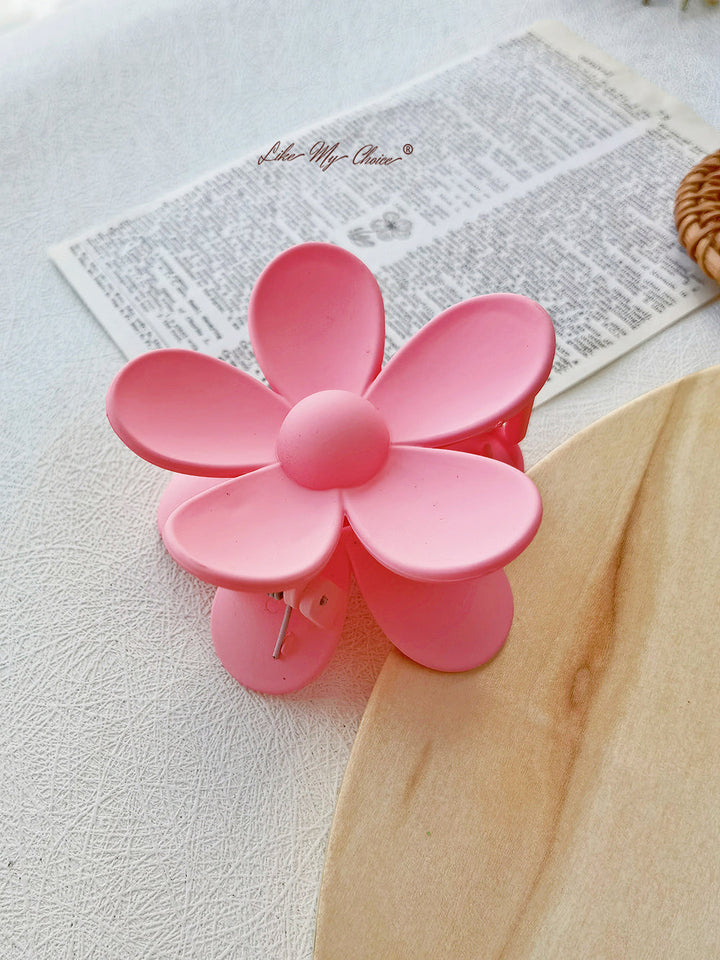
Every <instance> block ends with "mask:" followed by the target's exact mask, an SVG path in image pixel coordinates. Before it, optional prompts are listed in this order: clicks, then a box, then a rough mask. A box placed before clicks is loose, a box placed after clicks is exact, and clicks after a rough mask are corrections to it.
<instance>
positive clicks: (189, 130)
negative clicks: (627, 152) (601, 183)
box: [0, 0, 720, 960]
mask: <svg viewBox="0 0 720 960" xmlns="http://www.w3.org/2000/svg"><path fill="white" fill-rule="evenodd" d="M544 17H555V18H558V19H561V20H563V21H565V22H566V23H567V24H568V26H570V27H571V28H572V29H574V30H575V31H576V32H578V33H580V34H582V35H583V36H585V37H586V38H587V39H589V40H590V41H592V42H593V43H595V44H596V45H597V46H600V47H602V48H603V49H605V50H606V51H607V52H608V53H609V54H611V55H613V56H615V57H616V58H618V59H619V60H622V61H624V62H625V63H627V64H628V65H629V66H631V67H633V68H634V69H635V70H637V71H638V72H639V73H641V74H643V75H644V76H646V77H647V78H648V79H649V80H651V81H653V82H654V83H656V84H657V85H658V86H660V87H663V88H664V89H666V90H668V91H669V92H670V93H672V94H674V95H675V96H677V97H679V98H680V99H681V100H684V101H685V102H686V103H688V104H689V105H690V106H692V107H693V108H694V109H695V110H696V111H697V112H698V113H699V114H700V115H701V116H702V117H703V118H704V119H705V120H706V121H708V122H709V123H711V124H714V125H715V126H716V127H719V128H720V73H719V72H718V64H719V63H720V11H713V10H712V9H710V8H707V7H705V6H704V5H703V4H702V3H701V2H700V0H695V2H694V3H693V2H691V4H690V7H689V9H688V10H687V11H686V12H685V13H682V14H681V13H680V11H679V8H678V6H677V5H676V4H675V3H673V2H670V0H665V2H661V0H655V3H654V4H653V5H652V6H650V7H646V6H643V5H642V4H641V3H640V0H633V2H631V0H597V2H593V3H584V4H579V3H577V2H574V0H567V2H564V0H524V2H517V3H512V2H501V0H487V2H485V3H483V4H477V3H475V2H470V0H461V2H457V3H453V4H439V3H431V2H429V0H413V2H410V3H405V4H402V5H401V4H395V5H393V4H388V3H387V2H386V0H363V2H362V3H360V2H358V0H350V2H347V3H344V4H330V3H318V2H312V0H304V2H292V3H289V4H288V3H283V4H281V3H280V2H278V0H267V2H265V3H263V4H260V3H251V2H249V0H244V2H231V0H214V2H209V0H127V2H123V3H120V2H118V0H115V2H109V0H105V2H101V0H95V2H92V3H87V4H84V3H81V2H78V3H75V4H72V5H70V6H69V7H67V8H64V9H63V10H61V11H60V12H59V13H57V14H54V15H52V16H50V17H48V18H47V19H46V20H44V21H41V22H39V23H36V24H30V25H28V26H27V27H21V28H18V29H16V30H11V31H8V32H6V33H4V34H2V35H0V64H2V70H1V71H0V170H1V171H2V176H0V249H1V250H2V257H1V258H0V318H1V321H2V326H1V337H2V340H1V343H0V355H1V357H2V360H1V364H2V369H1V371H0V377H1V380H0V410H1V411H2V413H1V416H2V431H1V432H0V442H1V443H2V448H3V450H2V453H3V456H2V462H3V470H2V479H1V483H2V487H1V488H0V493H1V496H0V511H2V512H1V513H0V522H1V527H0V529H2V554H1V563H2V577H3V586H2V593H1V594H0V609H1V610H2V630H1V632H0V682H1V685H2V686H1V692H0V728H1V729H2V736H1V737H0V772H1V774H2V781H1V782H2V788H1V789H0V855H1V858H2V859H0V944H2V947H1V949H0V953H1V954H2V956H3V957H8V958H11V960H15V958H21V957H22V958H32V960H43V958H53V960H54V958H71V957H76V958H85V957H87V958H90V957H93V958H95V957H98V958H122V960H136V958H137V960H139V958H143V960H155V958H182V960H189V958H203V960H219V958H236V957H237V958H252V960H255V958H258V960H259V958H263V960H266V958H273V960H275V958H277V960H285V958H288V960H290V958H292V960H295V958H300V960H307V958H309V957H310V956H311V952H312V939H313V926H314V911H315V901H316V897H317V892H318V888H319V882H320V873H321V869H322V860H323V855H324V848H325V843H326V840H327V835H328V831H329V828H330V822H331V819H332V814H333V808H334V803H335V798H336V795H337V790H338V787H339V784H340V780H341V777H342V773H343V770H344V766H345V763H346V761H347V756H348V753H349V750H350V747H351V744H352V740H353V736H354V733H355V730H356V728H357V725H358V723H359V720H360V717H361V715H362V711H363V708H364V704H365V702H366V701H367V698H368V696H369V693H370V690H371V688H372V684H373V681H374V678H375V676H376V675H377V672H378V670H379V668H380V666H381V664H382V662H383V659H384V657H385V655H386V652H387V649H388V644H387V641H386V640H385V639H384V638H383V637H382V635H381V634H380V633H379V631H378V630H377V629H376V628H374V627H373V625H372V623H371V621H370V620H369V619H368V618H367V616H365V615H364V614H363V609H364V608H363V604H362V601H361V600H360V599H359V598H357V597H355V598H354V600H353V604H352V607H351V611H350V616H349V619H348V623H347V628H346V631H345V636H344V638H343V641H342V644H341V648H340V650H339V651H338V653H337V654H336V656H335V658H334V660H333V661H332V663H331V666H330V668H329V669H328V671H327V672H326V673H325V674H324V675H323V676H322V677H321V678H320V679H319V680H318V681H316V682H315V683H314V684H312V685H311V686H310V687H308V688H306V690H304V691H302V692H301V693H299V694H296V695H294V696H291V697H285V698H267V697H262V696H259V695H257V694H254V693H251V692H249V691H246V690H244V689H243V688H241V687H240V686H238V685H237V684H235V683H234V682H233V681H232V680H231V679H230V678H229V677H228V676H227V675H226V674H225V673H224V671H223V670H222V668H221V667H220V665H219V663H218V662H217V660H216V659H215V656H214V654H213V651H212V645H211V641H210V632H209V610H210V603H211V600H212V589H211V588H210V587H206V586H204V585H202V584H200V583H198V582H197V581H195V580H193V579H191V578H190V577H188V576H186V575H185V574H184V573H183V572H182V571H180V570H179V569H178V568H177V567H175V566H174V565H173V564H172V563H171V561H170V560H169V558H168V557H167V556H166V554H165V553H164V551H163V549H162V547H161V545H160V542H159V540H158V536H157V533H156V530H155V528H154V521H153V514H154V508H155V504H156V502H157V498H158V496H159V493H160V491H161V490H162V487H163V485H164V481H165V478H164V476H163V475H162V474H161V471H159V470H155V469H154V468H153V467H151V466H149V465H147V464H145V463H143V462H141V461H139V460H137V459H136V458H135V457H134V456H133V455H132V454H131V453H130V452H129V451H127V450H126V449H125V448H124V447H123V446H122V445H121V444H120V443H119V442H118V441H117V439H116V438H115V437H114V435H113V434H112V433H111V431H110V429H109V427H108V426H107V424H106V422H105V416H104V397H105V391H106V389H107V386H108V384H109V382H110V380H111V379H112V377H113V375H114V374H115V373H116V372H117V370H118V369H119V368H120V366H121V365H122V362H123V360H122V357H121V356H120V353H119V351H118V350H117V348H116V347H115V346H114V345H113V344H112V342H111V341H110V340H109V338H108V337H107V336H106V334H105V333H104V332H103V331H102V329H101V328H100V327H99V325H98V324H97V323H96V322H95V321H94V320H93V318H92V316H91V315H90V314H89V313H88V311H87V310H86V309H85V308H84V306H83V305H82V304H81V303H80V301H79V300H78V299H77V298H76V296H75V294H74V293H73V292H72V290H71V289H70V288H69V287H68V286H67V284H66V283H65V282H64V280H63V279H62V278H61V277H60V275H59V274H58V273H57V272H56V271H55V269H54V268H53V266H52V265H51V263H50V261H49V260H48V258H47V247H48V246H49V245H50V244H52V243H55V242H57V241H59V240H61V239H63V238H65V237H67V236H70V235H74V234H76V233H79V232H80V231H81V230H83V229H84V228H86V227H88V226H90V225H92V224H94V223H101V222H103V221H104V220H106V219H108V218H110V217H111V216H113V215H115V214H117V213H120V212H122V211H123V210H125V209H127V208H129V207H132V206H135V205H137V204H139V203H142V202H145V201H149V200H152V199H154V198H155V197H157V196H159V195H161V194H163V193H165V192H167V191H168V190H170V189H172V188H175V187H180V186H182V185H183V184H185V183H187V182H188V181H190V180H191V179H193V178H196V177H197V176H199V175H200V174H202V173H203V172H205V171H207V170H209V169H212V168H214V167H218V166H220V165H222V164H225V163H228V162H230V161H232V160H234V159H237V158H238V157H240V156H242V155H243V154H245V153H247V152H248V151H250V150H254V149H255V148H258V147H261V146H263V145H265V146H267V144H269V143H272V142H274V141H275V140H276V139H278V138H280V137H282V136H283V135H284V134H285V133H286V132H288V131H292V130H294V129H298V128H300V127H303V126H305V125H307V124H308V123H310V122H312V121H313V120H317V119H321V118H322V117H324V116H326V115H328V114H332V113H336V112H338V111H339V110H343V109H346V108H348V107H351V106H354V105H356V104H358V103H360V102H362V101H364V100H368V99H371V98H374V97H377V96H379V95H380V94H382V93H383V92H385V91H387V90H389V89H391V88H392V87H394V86H396V85H398V84H400V83H402V82H405V81H407V80H409V79H412V78H413V77H414V76H417V75H419V74H421V73H424V72H426V71H428V70H430V69H433V68H436V67H438V66H441V65H442V64H443V63H445V62H446V61H448V60H450V59H453V58H456V57H458V56H460V55H463V54H465V53H469V52H472V51H473V50H475V49H478V48H480V47H482V46H484V45H486V44H488V43H491V42H493V41H495V40H500V39H502V38H503V37H504V36H505V35H507V34H509V33H511V32H515V31H518V30H520V29H523V28H525V27H527V26H529V25H530V24H531V23H532V22H533V21H534V20H536V19H539V18H544ZM410 134H411V132H408V137H409V139H411V140H412V139H413V138H412V136H411V135H410ZM718 146H720V134H719V136H718ZM718 362H720V305H719V304H718V303H717V302H716V303H713V304H711V305H710V306H708V307H706V308H704V309H702V310H699V311H696V313H694V314H693V315H691V316H689V317H688V318H686V319H684V320H682V321H680V322H679V323H678V324H676V325H675V326H673V327H671V328H670V329H669V330H667V331H665V332H664V333H662V334H660V335H658V336H657V337H655V338H653V339H652V340H650V341H648V342H647V343H646V344H644V345H642V346H641V347H639V348H638V349H636V350H635V351H634V352H632V353H631V354H629V355H627V356H626V357H624V358H622V359H621V360H619V361H617V362H616V363H614V364H612V365H611V366H610V367H609V368H607V369H605V370H603V371H601V372H600V373H598V374H596V375H595V376H593V377H592V378H590V379H589V380H587V381H586V382H584V383H582V384H580V385H578V386H576V387H574V388H573V389H572V390H570V391H568V392H567V393H566V394H564V395H562V396H560V397H558V398H556V399H555V400H552V401H550V402H549V403H547V404H546V405H545V406H543V407H542V408H540V409H539V410H538V411H536V413H535V415H534V418H533V422H532V424H531V430H530V433H529V436H528V438H527V441H526V443H525V444H524V450H525V454H526V460H527V462H528V464H532V463H534V462H535V461H537V460H538V459H539V458H540V457H541V456H542V455H544V454H545V453H547V452H548V451H550V450H551V449H552V448H553V447H555V446H556V445H557V444H558V443H560V442H562V441H563V440H564V439H566V438H567V437H569V436H570V435H572V434H573V433H574V432H576V431H577V430H578V429H580V428H582V427H583V426H586V425H587V424H589V423H591V422H592V421H593V420H595V419H597V417H599V416H601V415H602V414H604V413H606V412H609V411H610V410H613V409H615V408H616V407H618V406H620V405H621V404H622V403H624V402H625V401H627V400H630V399H632V398H633V397H635V396H638V395H640V394H641V393H644V392H645V391H646V390H649V389H651V388H653V387H655V386H659V385H661V384H663V383H666V382H668V381H671V380H674V379H676V378H677V377H679V376H682V375H683V374H686V373H690V372H692V371H695V370H698V369H701V368H702V367H705V366H708V365H710V364H713V363H718Z"/></svg>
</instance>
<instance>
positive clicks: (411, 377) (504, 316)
mask: <svg viewBox="0 0 720 960" xmlns="http://www.w3.org/2000/svg"><path fill="white" fill-rule="evenodd" d="M554 352H555V331H554V329H553V325H552V321H551V320H550V317H549V316H548V315H547V313H546V312H545V311H544V310H543V308H542V307H541V306H539V305H538V304H537V303H535V302H534V301H533V300H528V299H527V297H520V296H517V295H515V294H512V293H496V294H491V295H489V296H485V297H475V298H474V299H472V300H465V301H463V303H458V304H457V305H456V306H454V307H450V309H449V310H446V311H445V312H444V313H441V314H440V315H439V316H437V317H435V319H434V320H432V321H431V322H430V323H428V324H427V326H425V327H423V328H422V330H420V332H419V333H416V334H415V336H414V337H413V338H412V340H410V341H409V342H408V343H407V344H405V346H404V347H402V348H401V349H400V350H399V351H398V352H397V354H396V355H395V356H394V357H393V358H392V359H391V360H390V362H389V363H388V364H387V366H386V367H385V369H384V370H383V371H382V373H381V374H380V376H379V377H378V378H377V380H375V382H374V383H373V384H371V386H370V388H369V389H368V391H367V392H366V394H365V396H366V398H367V399H368V400H370V402H371V403H373V404H374V405H375V406H376V407H377V409H378V410H379V411H380V413H381V414H382V415H383V416H384V417H385V419H386V421H387V424H388V427H389V429H390V439H391V440H392V441H393V442H395V443H419V444H423V445H426V446H437V445H440V444H445V443H448V442H450V441H453V440H461V439H463V438H464V437H468V436H471V435H473V434H476V433H480V432H482V431H485V430H488V429H492V428H493V427H496V426H497V425H498V424H499V423H501V422H504V421H506V420H509V419H510V418H512V417H513V416H515V415H516V414H519V413H521V412H522V411H523V409H524V408H527V407H528V405H529V404H530V403H531V402H532V399H533V398H534V396H535V394H536V393H537V392H538V390H539V389H540V387H541V386H542V385H543V383H544V382H545V380H546V379H547V377H548V374H549V373H550V368H551V366H552V361H553V355H554ZM528 412H529V411H528ZM514 442H517V440H514Z"/></svg>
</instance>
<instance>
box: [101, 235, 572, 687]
mask: <svg viewBox="0 0 720 960" xmlns="http://www.w3.org/2000/svg"><path fill="white" fill-rule="evenodd" d="M249 332H250V341H251V343H252V346H253V349H254V351H255V356H256V357H257V361H258V363H259V365H260V367H261V369H262V371H263V373H264V374H265V376H266V378H267V381H268V383H269V387H267V386H265V385H264V384H262V383H260V382H259V381H258V380H256V379H255V378H254V377H252V376H250V375H249V374H247V373H244V372H242V371H241V370H238V369H236V368H234V367H232V366H230V365H229V364H227V363H224V362H222V361H220V360H216V359H214V358H212V357H209V356H206V355H204V354H201V353H195V352H193V351H186V350H158V351H155V352H152V353H148V354H145V355H143V356H140V357H138V358H136V359H135V360H132V361H131V362H130V363H128V364H127V365H126V366H125V367H124V368H123V369H122V370H121V371H120V373H119V374H118V375H117V377H116V378H115V379H114V381H113V383H112V385H111V386H110V389H109V391H108V397H107V413H108V418H109V420H110V423H111V425H112V427H113V429H114V430H115V432H116V433H117V435H118V436H119V437H120V439H121V440H122V441H123V442H124V443H125V444H127V446H128V447H130V449H131V450H133V451H134V452H135V453H137V454H138V455H139V456H141V457H143V458H144V459H145V460H148V461H149V462H150V463H154V464H156V465H157V466H160V467H163V468H164V469H166V470H170V471H172V472H173V473H174V474H175V476H173V478H172V479H171V481H170V484H169V485H168V487H167V489H166V491H165V493H164V494H163V496H162V498H161V501H160V504H159V506H158V525H159V528H160V532H161V534H162V537H163V540H164V542H165V544H166V546H167V549H168V551H169V552H170V554H171V556H172V557H173V558H174V559H175V560H176V561H177V562H178V563H179V564H180V565H181V566H182V567H184V568H185V569H186V570H187V571H189V572H190V573H191V574H193V575H195V576H196V577H199V578H200V579H201V580H205V581H207V582H209V583H212V584H214V585H216V586H217V587H218V590H217V593H216V596H215V600H214V603H213V610H212V636H213V642H214V645H215V649H216V651H217V653H218V656H219V657H220V660H221V661H222V663H223V664H224V666H225V667H226V669H227V670H228V671H229V672H230V673H231V674H232V675H233V676H234V677H235V678H236V679H237V680H239V681H240V683H242V684H244V685H245V686H247V687H250V688H252V689H254V690H259V691H261V692H264V693H282V692H289V691H292V690H297V689H299V688H300V687H302V686H304V685H305V684H307V683H309V682H310V681H311V680H312V679H314V678H315V677H316V676H317V675H318V674H319V673H320V672H321V671H322V670H323V669H324V668H325V666H326V665H327V663H328V661H329V660H330V657H331V656H332V653H333V651H334V649H335V647H336V645H337V643H338V640H339V638H340V633H341V630H342V625H343V621H344V619H345V612H346V607H347V598H348V591H349V584H350V569H351V568H352V573H353V574H354V576H355V579H356V580H357V583H358V585H359V587H360V590H361V592H362V594H363V596H364V597H365V600H366V601H367V604H368V606H369V608H370V610H371V611H372V613H373V615H374V616H375V618H376V620H377V622H378V624H379V625H380V627H381V628H382V629H383V630H384V631H385V633H386V634H387V636H388V637H389V638H390V640H391V641H392V642H393V643H394V644H395V646H396V647H398V649H400V650H401V651H402V652H403V653H404V654H406V655H407V656H408V657H410V658H412V659H413V660H415V661H417V662H418V663H421V664H424V665H425V666H428V667H431V668H433V669H436V670H445V671H460V670H468V669H470V668H472V667H476V666H478V665H479V664H481V663H484V662H485V661H486V660H488V659H490V658H491V657H492V656H493V655H494V654H495V653H496V652H497V651H498V650H499V649H500V647H501V646H502V644H503V643H504V642H505V639H506V637H507V635H508V633H509V630H510V625H511V622H512V616H513V602H512V593H511V590H510V585H509V583H508V580H507V577H506V575H505V573H504V571H503V567H504V566H505V565H506V564H507V563H509V562H510V561H511V560H512V559H514V558H515V557H516V556H517V555H518V554H519V553H520V552H521V551H522V550H524V549H525V547H526V546H527V545H528V543H529V542H530V541H531V540H532V538H533V536H534V535H535V532H536V531H537V529H538V526H539V524H540V517H541V512H542V507H541V502H540V496H539V494H538V492H537V489H536V488H535V486H534V484H533V483H532V481H531V480H530V479H529V478H528V477H526V476H525V474H524V473H523V472H522V469H523V464H522V456H521V454H520V450H519V447H518V443H519V442H520V440H522V438H523V437H524V435H525V431H526V429H527V424H528V420H529V417H530V412H531V410H532V405H533V401H534V398H535V396H536V394H537V392H538V390H539V389H540V387H541V386H542V385H543V383H544V382H545V380H546V379H547V376H548V374H549V372H550V368H551V365H552V360H553V354H554V349H555V335H554V331H553V326H552V323H551V321H550V318H549V317H548V315H547V313H546V312H545V311H544V310H543V309H542V307H540V306H539V305H538V304H537V303H534V302H533V301H532V300H528V299H527V298H526V297H521V296H516V295H514V294H492V295H489V296H482V297H475V298H473V299H471V300H466V301H464V302H462V303H459V304H457V305H456V306H454V307H450V308H449V309H448V310H445V311H444V312H443V313H441V314H439V316H437V317H435V319H434V320H432V321H430V323H428V324H427V325H426V326H425V327H423V329H422V330H420V332H419V333H417V334H416V335H415V336H414V337H413V338H412V339H411V340H410V341H409V342H408V343H407V344H405V346H404V347H402V349H400V350H399V351H398V352H397V354H396V355H395V356H394V357H393V358H392V359H391V360H390V361H389V362H388V363H387V365H386V366H385V367H384V368H383V369H381V364H382V356H383V346H384V340H385V318H384V309H383V301H382V296H381V293H380V289H379V287H378V285H377V282H376V280H375V278H374V276H373V275H372V273H371V272H370V271H369V270H368V268H367V267H366V266H365V265H364V264H363V263H362V262H361V261H360V260H358V259H357V257H355V256H353V255H352V254H351V253H349V252H348V251H346V250H343V249H342V248H341V247H337V246H334V245H331V244H325V243H305V244H301V245H300V246H296V247H292V248H290V249H289V250H286V251H285V252H284V253H282V254H280V256H278V257H276V258H275V259H274V260H273V261H272V262H271V263H270V264H269V265H268V266H267V267H266V268H265V270H264V271H263V272H262V274H261V275H260V277H259V279H258V281H257V283H256V284H255V287H254V289H253V291H252V296H251V298H250V306H249Z"/></svg>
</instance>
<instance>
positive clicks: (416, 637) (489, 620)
mask: <svg viewBox="0 0 720 960" xmlns="http://www.w3.org/2000/svg"><path fill="white" fill-rule="evenodd" d="M345 543H346V546H347V550H348V554H349V556H350V562H351V563H352V569H353V573H354V575H355V579H356V580H357V583H358V586H359V587H360V591H361V593H362V595H363V597H364V598H365V602H366V603H367V605H368V607H369V608H370V611H371V612H372V615H373V616H374V617H375V619H376V620H377V622H378V625H379V626H380V627H381V628H382V630H383V631H384V633H385V634H386V635H387V637H388V639H389V640H391V641H392V642H393V643H394V644H395V646H396V647H397V648H398V650H401V651H402V652H403V653H404V654H405V656H406V657H410V659H411V660H415V662H416V663H421V664H422V665H423V666H425V667H430V668H431V669H432V670H445V671H449V672H455V671H458V670H471V669H472V668H473V667H477V666H479V665H480V664H481V663H485V662H486V661H487V660H489V659H490V658H491V657H494V656H495V654H496V653H497V652H498V650H499V649H500V647H502V645H503V644H504V643H505V640H506V638H507V635H508V633H509V632H510V625H511V624H512V618H513V600H512V591H511V590H510V584H509V583H508V579H507V576H506V575H505V573H504V571H502V570H496V571H495V573H490V574H488V575H487V576H486V577H474V578H471V579H469V580H453V581H437V582H435V583H427V582H425V583H424V582H422V581H420V580H409V579H408V578H407V577H400V576H398V575H397V574H396V573H393V572H392V571H390V570H388V569H387V567H384V566H383V565H382V564H380V563H378V562H377V560H374V559H373V558H372V557H371V556H370V554H369V553H368V552H367V550H366V549H365V548H364V547H363V546H362V544H361V543H360V542H359V540H358V539H357V537H355V536H352V535H351V536H349V537H347V538H346V540H345Z"/></svg>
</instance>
